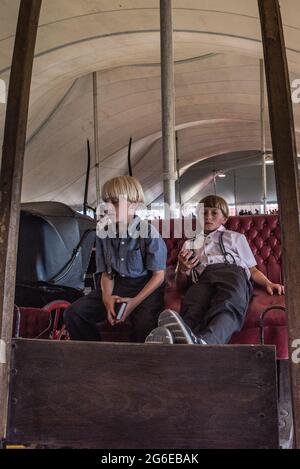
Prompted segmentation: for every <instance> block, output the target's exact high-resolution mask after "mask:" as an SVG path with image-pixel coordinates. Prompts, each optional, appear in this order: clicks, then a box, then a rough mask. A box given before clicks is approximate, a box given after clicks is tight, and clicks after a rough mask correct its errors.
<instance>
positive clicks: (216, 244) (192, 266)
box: [146, 195, 284, 345]
mask: <svg viewBox="0 0 300 469" xmlns="http://www.w3.org/2000/svg"><path fill="white" fill-rule="evenodd" d="M200 203H203V204H204V242H202V243H201V242H200V243H197V238H196V239H195V240H193V241H191V240H188V241H186V242H185V244H184V246H183V248H182V250H181V252H180V254H179V257H178V265H177V274H176V283H177V287H178V288H179V289H180V290H184V291H185V290H186V288H187V287H189V288H188V290H187V291H186V294H185V296H184V299H183V301H182V306H181V311H180V315H178V314H177V313H176V312H175V311H172V310H165V311H163V312H162V313H161V315H160V317H159V322H158V326H159V327H158V328H157V329H155V330H154V331H152V333H151V334H150V335H149V336H148V338H147V339H146V342H150V343H151V342H167V343H174V342H175V343H189V344H203V345H205V344H211V345H213V344H226V343H228V342H229V341H230V338H231V336H232V334H233V333H234V332H237V331H239V330H240V329H241V327H242V325H243V322H244V319H245V313H246V311H247V308H248V304H249V301H250V298H251V293H252V285H251V282H250V280H252V281H253V282H255V283H256V284H258V285H261V286H263V287H265V289H266V291H267V292H268V293H269V294H270V295H273V294H274V292H277V293H278V294H279V295H281V294H284V287H283V286H282V285H279V284H274V283H272V282H271V281H270V280H268V279H267V277H266V276H265V275H264V274H263V273H262V272H260V271H259V270H258V269H257V268H256V260H255V257H254V255H253V253H252V251H251V248H250V246H249V244H248V242H247V239H246V237H245V236H244V235H243V234H240V233H237V232H234V231H229V230H227V229H226V228H225V227H224V224H225V223H226V221H227V218H228V216H229V208H228V205H227V203H226V201H225V200H224V199H222V198H221V197H218V196H214V195H212V196H208V197H205V198H204V199H203V200H201V201H200ZM199 236H203V235H199ZM198 241H199V240H198ZM193 243H194V244H195V246H191V244H193ZM197 244H198V245H199V244H200V245H201V247H200V249H195V248H196V246H197ZM193 248H194V249H193Z"/></svg>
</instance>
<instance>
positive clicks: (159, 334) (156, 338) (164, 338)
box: [145, 327, 174, 344]
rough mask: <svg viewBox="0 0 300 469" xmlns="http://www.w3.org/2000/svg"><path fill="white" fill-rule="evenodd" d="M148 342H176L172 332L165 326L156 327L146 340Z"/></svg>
mask: <svg viewBox="0 0 300 469" xmlns="http://www.w3.org/2000/svg"><path fill="white" fill-rule="evenodd" d="M145 343H146V344H174V338H173V335H172V333H171V332H170V331H169V330H168V329H166V328H165V327H158V328H157V329H154V330H153V331H152V332H150V334H149V335H148V337H147V338H146V340H145Z"/></svg>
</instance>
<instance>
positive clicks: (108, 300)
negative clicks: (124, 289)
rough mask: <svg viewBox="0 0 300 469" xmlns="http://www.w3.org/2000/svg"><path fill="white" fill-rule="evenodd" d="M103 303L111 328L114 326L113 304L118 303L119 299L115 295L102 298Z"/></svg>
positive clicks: (114, 313)
mask: <svg viewBox="0 0 300 469" xmlns="http://www.w3.org/2000/svg"><path fill="white" fill-rule="evenodd" d="M102 299H103V303H104V306H105V308H106V311H107V320H108V322H109V324H110V325H111V326H114V325H115V324H116V319H115V318H116V312H115V303H120V300H121V297H120V296H117V295H108V296H104V297H103V298H102Z"/></svg>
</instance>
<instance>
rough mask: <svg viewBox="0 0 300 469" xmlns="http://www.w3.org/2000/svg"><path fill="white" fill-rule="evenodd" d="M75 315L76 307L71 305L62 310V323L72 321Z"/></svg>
mask: <svg viewBox="0 0 300 469" xmlns="http://www.w3.org/2000/svg"><path fill="white" fill-rule="evenodd" d="M76 316H77V311H76V307H74V306H73V305H71V306H69V307H68V308H67V309H66V310H65V311H64V323H65V324H67V325H68V324H69V323H70V322H72V321H74V319H75V318H76Z"/></svg>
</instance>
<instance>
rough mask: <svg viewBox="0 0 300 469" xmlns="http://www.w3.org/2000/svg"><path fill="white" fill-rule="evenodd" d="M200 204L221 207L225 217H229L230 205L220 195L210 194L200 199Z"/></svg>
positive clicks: (208, 206) (205, 206)
mask: <svg viewBox="0 0 300 469" xmlns="http://www.w3.org/2000/svg"><path fill="white" fill-rule="evenodd" d="M200 204H204V208H219V209H220V210H221V212H222V213H223V215H224V217H225V218H228V217H229V207H228V204H227V202H226V200H224V199H223V198H222V197H219V196H218V195H208V196H207V197H204V199H202V200H200Z"/></svg>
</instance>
